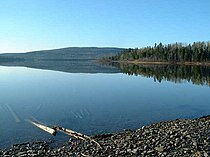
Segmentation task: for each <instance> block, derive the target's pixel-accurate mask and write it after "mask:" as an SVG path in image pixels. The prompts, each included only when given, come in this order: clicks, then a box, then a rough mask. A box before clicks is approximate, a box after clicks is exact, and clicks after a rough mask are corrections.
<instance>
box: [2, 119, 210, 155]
mask: <svg viewBox="0 0 210 157" xmlns="http://www.w3.org/2000/svg"><path fill="white" fill-rule="evenodd" d="M93 138H94V139H95V140H96V141H97V142H98V143H100V146H101V147H99V146H97V145H96V144H95V143H90V142H86V141H79V140H75V139H72V140H70V141H69V142H68V143H66V144H64V145H63V146H61V147H59V148H53V147H51V146H50V143H49V142H46V141H39V142H30V143H22V144H15V145H13V146H11V148H10V149H4V150H0V156H3V157H10V156H19V157H26V156H31V157H36V156H37V157H38V156H106V157H111V156H160V157H164V156H167V157H176V156H177V157H180V156H182V157H208V156H210V116H205V117H202V118H198V119H193V120H190V119H176V120H173V121H163V122H159V123H155V124H152V125H149V126H146V127H143V128H140V129H137V130H126V131H123V132H120V133H116V134H102V135H97V136H94V137H93Z"/></svg>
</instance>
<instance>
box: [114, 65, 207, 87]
mask: <svg viewBox="0 0 210 157" xmlns="http://www.w3.org/2000/svg"><path fill="white" fill-rule="evenodd" d="M113 64H115V66H117V67H118V68H119V69H120V70H121V71H122V72H123V73H126V74H128V75H141V76H144V77H148V78H150V77H153V78H154V81H157V82H161V81H162V80H166V81H172V82H175V83H181V82H183V81H188V82H192V83H193V84H197V85H208V86H210V75H209V74H210V67H209V66H192V65H175V64H168V65H136V64H120V63H113Z"/></svg>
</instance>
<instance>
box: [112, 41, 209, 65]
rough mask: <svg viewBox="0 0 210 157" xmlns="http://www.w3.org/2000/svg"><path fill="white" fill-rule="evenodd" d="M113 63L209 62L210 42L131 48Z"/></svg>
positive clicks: (114, 59) (116, 57)
mask: <svg viewBox="0 0 210 157" xmlns="http://www.w3.org/2000/svg"><path fill="white" fill-rule="evenodd" d="M108 59H110V60H112V61H119V60H120V61H132V60H141V61H165V62H209V61H210V42H194V43H193V44H183V43H175V44H167V45H163V44H162V43H159V44H155V45H154V46H148V47H144V48H129V49H125V50H123V51H122V52H121V53H119V54H118V55H116V56H112V57H109V58H108Z"/></svg>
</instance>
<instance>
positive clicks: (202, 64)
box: [98, 60, 210, 66]
mask: <svg viewBox="0 0 210 157" xmlns="http://www.w3.org/2000/svg"><path fill="white" fill-rule="evenodd" d="M98 62H99V63H123V64H148V65H195V66H210V62H166V61H142V60H131V61H129V60H119V61H113V60H98Z"/></svg>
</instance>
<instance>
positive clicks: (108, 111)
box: [0, 66, 210, 148]
mask: <svg viewBox="0 0 210 157" xmlns="http://www.w3.org/2000/svg"><path fill="white" fill-rule="evenodd" d="M0 89H1V90H0V148H3V147H9V146H10V145H11V144H12V143H19V142H26V141H31V140H47V139H52V140H55V141H56V143H58V144H59V143H62V142H65V141H68V139H69V137H68V136H66V135H63V134H58V135H57V136H56V137H52V136H51V135H48V134H47V133H45V132H43V131H42V130H40V129H38V128H36V127H35V126H33V125H31V124H30V123H29V122H28V120H29V119H37V120H39V121H41V122H43V123H46V124H49V125H54V124H57V125H60V126H63V127H66V128H70V129H72V130H75V131H78V132H81V133H84V134H88V135H94V134H99V133H108V132H117V131H122V130H123V129H136V128H140V127H142V126H144V125H148V124H151V123H154V122H158V121H162V120H172V119H176V118H195V117H200V116H203V115H209V114H210V96H209V95H210V87H209V86H207V85H204V86H199V85H193V84H192V83H190V82H184V81H183V82H182V83H177V84H176V83H173V82H170V81H164V80H163V81H161V83H159V82H154V79H153V78H152V77H151V78H146V77H143V76H128V75H126V74H122V73H115V74H103V73H99V74H87V73H85V74H84V73H64V72H56V71H48V70H37V69H30V68H23V67H1V66H0Z"/></svg>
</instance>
